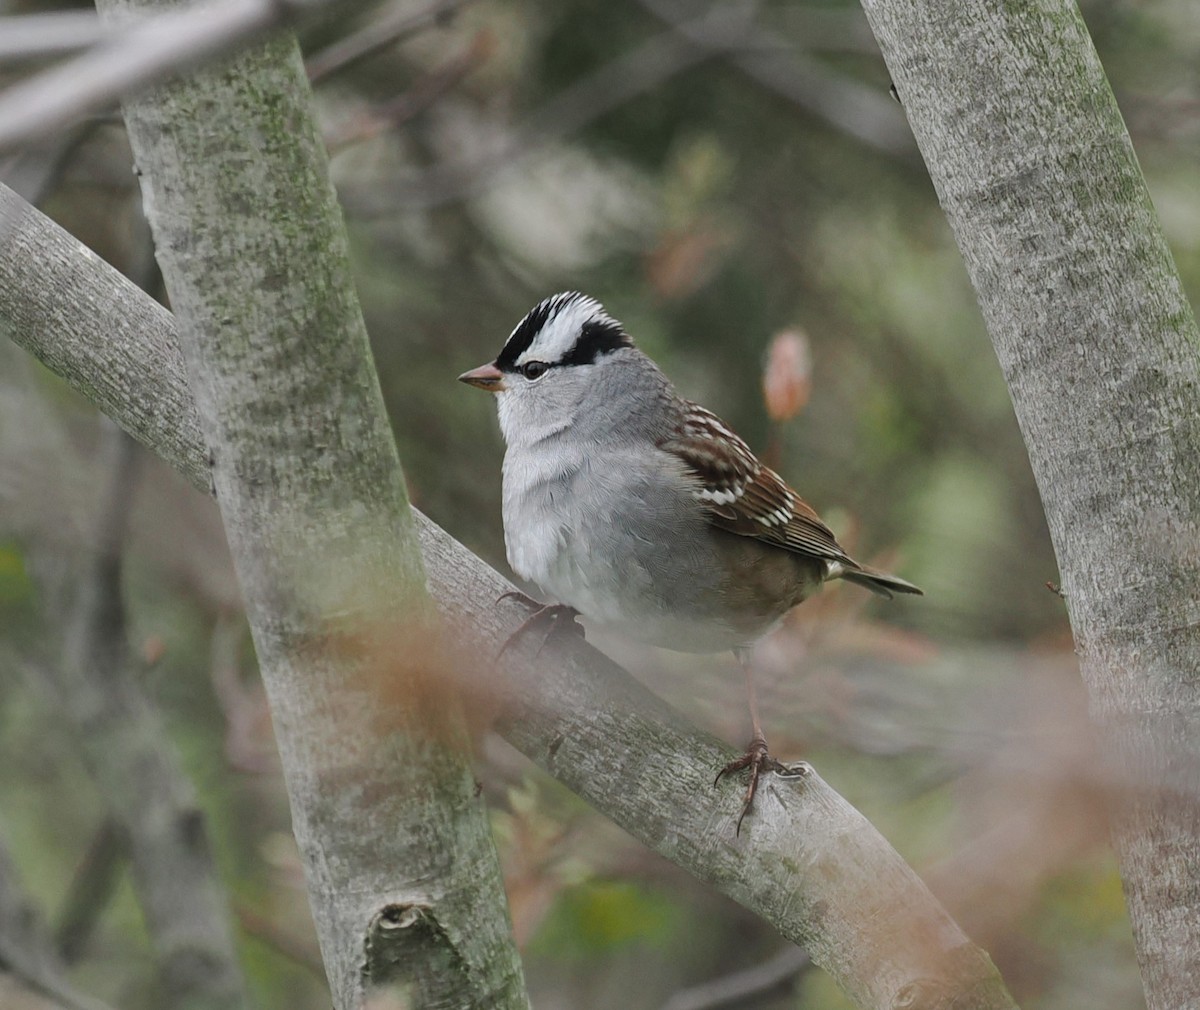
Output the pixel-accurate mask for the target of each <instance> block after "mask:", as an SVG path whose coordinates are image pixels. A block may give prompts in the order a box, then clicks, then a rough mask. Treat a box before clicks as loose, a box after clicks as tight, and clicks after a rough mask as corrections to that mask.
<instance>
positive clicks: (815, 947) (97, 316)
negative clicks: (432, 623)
mask: <svg viewBox="0 0 1200 1010" xmlns="http://www.w3.org/2000/svg"><path fill="white" fill-rule="evenodd" d="M62 292H70V295H69V297H67V296H64V295H63V294H62ZM0 329H2V330H3V331H4V332H6V333H7V334H8V335H10V336H11V337H12V338H13V339H14V340H15V341H16V342H17V343H19V344H20V345H21V346H23V347H25V348H26V349H28V350H29V351H30V352H31V353H33V354H34V355H35V356H37V357H38V358H39V359H40V360H42V361H43V362H44V363H46V364H47V365H48V366H49V367H50V368H52V369H53V370H54V371H56V372H57V373H58V374H59V375H61V376H63V377H64V378H65V379H66V380H67V381H68V382H69V383H70V384H71V385H73V386H74V387H75V388H77V389H79V390H80V391H82V392H84V394H85V395H88V396H90V397H91V399H92V400H93V402H95V403H96V404H97V405H98V406H100V407H101V409H102V410H105V412H107V413H109V414H110V416H112V417H113V418H114V419H115V420H117V421H118V423H120V424H122V425H123V426H125V427H126V428H127V430H129V431H131V432H132V433H134V434H135V435H136V436H137V437H138V438H140V439H141V440H143V441H144V442H145V443H146V444H147V445H149V446H150V447H152V448H154V449H155V451H157V452H159V453H160V455H162V456H163V457H164V458H165V459H166V460H167V461H168V462H169V463H171V464H172V465H173V466H175V467H176V468H177V469H179V470H180V471H181V472H183V473H184V474H186V475H187V476H188V477H189V478H190V479H191V481H192V483H193V484H195V485H196V486H197V487H200V488H202V489H207V488H208V486H209V474H208V467H207V463H206V459H207V449H206V448H205V446H204V440H203V437H202V435H201V432H200V426H199V422H198V419H197V415H196V408H195V405H194V403H193V400H192V397H191V394H190V391H189V390H188V386H187V382H186V379H185V377H184V368H183V363H182V360H181V356H180V353H179V348H178V337H177V335H176V331H175V323H174V320H173V319H172V317H171V315H170V314H169V313H168V312H167V311H166V310H165V309H162V308H161V307H160V306H158V305H157V304H156V303H153V302H151V301H150V300H149V299H148V298H146V297H145V296H144V295H142V293H141V292H140V291H138V290H136V289H135V288H134V287H133V286H132V285H130V284H129V283H128V282H127V281H125V279H124V278H122V277H121V276H120V275H119V274H118V273H117V272H116V271H114V270H112V269H111V268H109V267H108V266H107V265H105V264H104V263H102V262H101V261H99V260H98V259H97V258H96V257H95V256H94V255H93V254H92V253H90V252H89V251H88V250H86V249H85V248H84V247H82V246H81V245H80V244H79V243H77V242H76V241H75V240H74V239H72V238H71V237H70V236H68V235H67V234H65V233H64V232H63V231H62V230H61V229H59V228H57V226H55V225H54V224H52V223H51V222H50V221H48V220H47V219H46V218H45V217H44V216H43V215H41V214H40V213H39V212H37V211H36V210H34V209H33V208H31V207H29V206H28V205H27V204H25V203H24V202H23V201H21V200H20V198H18V197H16V196H15V195H13V194H12V193H11V192H10V191H7V190H0ZM447 381H450V379H449V378H448V380H447ZM414 515H415V516H416V518H417V523H418V528H419V531H420V537H421V544H422V550H423V552H424V556H425V567H426V571H427V573H428V576H429V581H430V588H431V590H432V592H433V594H434V596H435V598H436V599H437V601H438V603H439V605H440V607H441V608H442V610H443V611H444V612H445V613H446V614H447V615H448V616H449V617H450V619H451V621H452V622H453V625H454V626H455V627H457V628H463V629H473V631H474V640H475V642H476V646H475V647H476V649H477V653H476V657H475V662H476V665H477V667H478V668H480V670H481V676H483V675H486V676H487V677H488V678H499V679H500V686H501V692H500V696H499V698H498V699H497V700H498V704H499V706H500V719H499V729H500V731H501V733H502V734H503V735H504V736H505V737H506V738H507V739H508V740H509V741H510V742H512V743H513V744H514V745H515V746H517V748H518V749H520V750H521V751H522V752H524V753H525V754H526V755H528V756H529V757H530V758H532V759H533V760H534V761H536V762H537V763H538V764H540V765H541V766H542V767H543V768H545V769H546V770H547V771H548V772H550V774H552V775H554V776H555V777H556V778H558V779H560V780H561V781H563V782H565V783H566V784H567V785H569V786H570V787H571V788H572V789H574V790H576V791H577V792H578V793H579V794H580V795H581V796H583V797H584V798H585V799H587V800H588V801H589V802H591V803H592V804H593V805H594V806H596V807H597V809H599V810H601V811H602V812H604V813H605V814H607V815H608V816H610V817H611V818H612V819H613V820H615V821H616V822H617V823H618V824H620V825H622V826H623V827H624V828H626V829H627V830H628V831H630V833H631V834H633V835H635V836H636V837H638V838H640V839H641V840H642V841H644V842H645V843H646V844H647V845H648V846H649V847H651V848H653V849H654V850H655V851H657V852H659V853H662V854H663V855H665V856H666V857H667V858H669V859H671V860H673V861H674V862H676V863H678V864H679V865H680V866H683V867H685V868H686V869H688V870H689V871H690V872H692V873H694V874H696V875H697V876H698V877H700V878H701V879H703V880H705V881H707V882H709V883H710V884H711V885H712V886H714V887H716V888H718V889H719V890H721V891H722V892H723V893H725V894H727V895H730V896H731V897H733V898H734V899H735V900H737V901H739V902H741V903H742V904H744V905H745V906H746V907H748V908H751V909H753V910H754V911H756V912H758V913H759V914H761V915H763V916H764V918H766V919H767V920H768V921H770V922H771V923H773V924H774V925H775V926H776V927H777V928H778V929H779V930H780V931H781V932H782V933H783V934H784V935H785V936H787V937H788V938H789V939H791V940H793V941H795V942H797V943H801V944H803V945H804V946H805V947H806V948H807V949H808V950H809V952H810V953H811V955H812V957H813V960H814V961H815V962H816V963H817V964H819V965H821V966H822V967H824V968H825V969H826V970H828V971H829V972H830V973H831V974H832V975H833V976H834V977H835V978H836V979H837V981H838V982H839V984H841V985H842V986H843V988H845V989H846V991H847V992H848V993H849V994H850V995H851V996H852V998H853V999H854V1000H855V1001H856V1002H857V1003H859V1005H861V1006H864V1007H873V1008H874V1007H878V1008H881V1010H882V1008H885V1007H886V1008H891V1007H895V1006H897V1005H899V1006H905V1005H909V1006H921V1007H929V1008H935V1010H939V1008H949V1007H951V1006H955V1007H960V1008H1002V1007H1004V1008H1010V1007H1012V1006H1013V1004H1012V1001H1011V998H1010V997H1009V996H1008V994H1007V992H1006V991H1005V989H1004V986H1003V983H1002V982H1001V981H1000V979H999V977H998V976H997V975H996V973H995V969H994V968H993V967H992V966H991V963H990V961H989V960H988V959H987V956H986V955H985V954H983V953H982V952H981V951H979V950H978V949H977V948H975V947H973V946H972V945H971V944H970V943H969V942H968V941H967V939H966V937H965V936H963V934H962V932H961V931H960V930H959V929H958V927H957V926H956V925H955V924H954V923H953V921H952V920H951V919H950V918H949V917H948V916H947V914H946V913H945V911H944V910H943V909H942V908H941V907H940V906H939V905H938V904H937V902H936V901H935V900H934V899H933V897H932V896H931V895H930V894H929V892H928V890H927V889H926V888H925V886H924V885H923V884H922V883H921V882H920V880H918V879H917V877H916V876H915V874H914V873H913V872H912V870H911V869H910V868H909V867H908V866H906V865H905V864H904V862H903V861H902V860H901V859H900V857H899V856H898V855H897V854H896V852H895V851H894V850H893V849H892V848H891V846H889V845H888V844H887V842H886V841H885V840H884V839H883V838H882V837H881V836H880V835H879V834H878V832H876V831H875V830H874V828H872V827H871V825H870V824H869V823H868V822H867V821H866V820H865V819H864V818H863V817H862V815H861V814H859V813H858V812H857V811H855V810H854V809H853V808H852V807H851V806H850V805H849V804H848V803H846V801H845V800H843V799H842V798H841V797H840V796H838V794H837V793H835V792H834V791H833V790H832V789H830V788H829V786H827V785H826V784H825V783H824V782H823V781H822V780H821V779H820V777H819V776H817V775H816V774H815V773H810V774H807V775H804V776H803V777H799V778H796V779H792V780H786V781H785V780H783V779H775V780H773V781H770V782H768V783H767V784H766V785H765V786H764V787H763V789H762V791H761V792H760V800H759V803H758V806H757V807H756V811H755V815H754V817H753V818H751V819H749V820H747V822H746V825H745V827H744V828H743V831H742V834H741V837H740V838H739V837H738V836H736V835H735V834H734V831H733V825H734V822H735V820H736V817H737V813H738V810H739V806H738V801H737V794H739V793H740V786H739V785H738V784H736V783H728V784H726V785H723V786H722V787H720V788H716V789H714V788H713V785H712V777H713V769H715V768H720V767H722V766H723V765H724V764H725V763H726V762H727V761H729V760H730V758H731V757H732V756H733V752H732V750H731V749H730V748H729V747H727V746H725V745H723V744H721V743H719V742H718V741H716V740H714V739H713V738H712V737H710V736H708V735H706V734H703V733H700V732H698V731H697V730H696V729H694V728H693V727H691V726H689V725H688V724H687V723H686V722H685V721H684V720H683V719H682V718H681V717H680V716H679V715H678V714H677V713H676V712H675V711H674V710H673V709H671V708H670V707H669V706H668V705H667V704H666V703H665V702H663V701H662V700H661V699H659V698H658V697H656V696H655V695H653V694H652V693H651V692H650V691H648V690H647V689H646V688H644V687H643V686H642V685H641V684H639V683H638V682H637V681H636V680H635V679H634V678H632V677H631V676H630V675H629V674H628V673H626V672H625V671H624V670H621V669H620V668H619V667H617V666H616V665H615V664H613V663H612V662H611V661H609V660H608V659H606V658H605V657H604V656H602V655H601V654H599V653H597V652H596V651H595V650H594V649H591V648H590V647H589V646H587V645H586V644H584V643H578V644H576V643H551V644H550V645H548V646H547V647H546V648H545V650H544V651H543V652H542V654H541V656H540V657H539V658H538V659H536V660H531V659H530V658H529V657H528V656H527V655H523V654H520V653H517V654H515V655H514V656H513V657H512V659H511V661H510V662H509V663H508V664H506V666H505V668H504V669H503V670H499V671H493V670H491V669H489V668H488V667H489V665H490V657H491V656H493V655H495V651H496V649H497V647H498V645H499V643H500V642H501V641H502V640H503V638H504V637H505V636H506V635H507V634H508V633H509V632H510V631H511V629H512V628H513V627H514V626H515V625H516V623H517V622H518V620H519V615H523V611H521V610H520V609H519V608H518V606H517V605H516V604H505V605H500V606H496V604H495V600H496V598H497V597H498V596H499V595H500V593H501V592H502V591H503V590H505V589H507V588H510V587H509V585H508V583H507V582H506V581H505V580H503V579H502V578H500V576H499V575H497V574H496V573H495V572H494V571H493V570H492V569H491V568H489V567H488V566H487V565H485V564H484V563H483V562H481V561H480V560H479V559H478V558H476V557H474V556H473V555H472V554H471V553H470V552H469V551H467V549H466V548H464V547H463V546H461V545H460V544H458V543H457V542H455V541H454V540H453V539H452V538H451V537H449V536H448V535H447V534H446V533H445V532H444V531H442V530H441V529H440V528H439V527H438V526H436V525H435V524H434V523H432V522H431V521H430V520H428V519H427V518H425V517H424V516H422V515H421V514H420V513H419V512H416V511H415V510H414ZM905 1001H908V1002H905Z"/></svg>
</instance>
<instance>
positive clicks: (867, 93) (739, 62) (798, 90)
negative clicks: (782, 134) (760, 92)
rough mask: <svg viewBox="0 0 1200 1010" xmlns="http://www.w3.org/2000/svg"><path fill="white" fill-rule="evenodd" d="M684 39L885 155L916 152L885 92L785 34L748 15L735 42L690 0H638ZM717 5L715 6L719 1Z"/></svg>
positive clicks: (905, 125) (739, 29) (906, 129)
mask: <svg viewBox="0 0 1200 1010" xmlns="http://www.w3.org/2000/svg"><path fill="white" fill-rule="evenodd" d="M638 3H640V4H641V5H642V7H644V8H645V9H646V10H647V11H649V12H650V13H651V14H653V15H654V16H655V17H656V18H658V19H659V20H660V21H662V22H664V23H665V24H668V25H670V26H671V28H672V30H673V31H676V32H678V33H679V34H680V36H682V37H683V38H685V39H687V41H688V42H689V43H691V44H692V45H695V46H697V47H699V48H701V49H704V50H707V51H709V52H712V53H713V54H715V55H719V56H721V57H723V58H725V59H727V60H728V61H729V62H730V63H732V64H733V65H734V66H735V67H737V68H738V69H739V70H740V71H741V72H742V73H744V74H745V75H746V76H747V77H749V78H750V79H751V80H753V81H755V82H757V83H758V84H760V85H762V86H763V87H765V88H767V89H768V90H769V91H773V92H775V93H776V94H778V95H781V96H782V97H784V98H786V99H787V100H788V101H790V102H792V103H793V104H795V105H797V106H798V107H800V108H802V109H804V110H805V111H806V112H810V113H812V114H813V115H815V116H818V117H819V118H821V119H823V120H825V122H827V123H828V124H829V125H830V126H832V127H834V128H835V129H837V130H839V131H841V132H842V133H845V134H846V135H847V136H850V137H854V138H855V139H856V140H858V141H860V142H862V143H864V144H866V145H867V146H868V147H873V148H875V149H876V150H879V151H882V152H884V153H885V154H890V155H896V156H902V157H907V158H912V157H913V156H914V155H915V154H916V147H915V145H914V143H913V139H912V134H911V132H910V131H909V129H908V124H907V123H906V122H905V120H904V115H903V113H902V112H901V111H900V109H899V108H898V107H897V105H896V103H895V102H893V101H892V100H891V99H890V98H889V97H888V96H887V94H886V93H885V92H882V91H876V90H875V89H873V88H869V87H867V86H866V85H864V84H860V83H858V81H855V80H854V79H853V78H850V77H845V76H843V75H841V74H836V73H834V72H833V71H831V70H828V69H826V68H824V67H822V66H821V65H820V64H818V63H816V62H814V61H812V60H810V59H807V58H805V57H804V56H803V55H801V54H800V53H798V52H797V51H796V49H795V47H794V46H792V45H790V44H789V43H788V41H787V40H786V39H784V38H783V37H782V36H781V35H778V34H776V33H775V32H772V31H770V30H769V29H767V28H762V27H760V26H758V25H756V24H754V23H753V22H751V21H749V20H747V21H744V22H742V23H741V24H740V25H739V26H738V31H740V32H741V38H740V39H739V40H738V41H737V42H736V44H731V43H732V40H730V39H728V38H726V37H723V35H722V33H721V32H720V31H713V30H711V26H709V25H706V24H705V22H704V19H701V20H694V19H693V17H694V14H695V11H694V9H693V5H691V4H689V3H678V2H677V0H638ZM718 6H720V5H718Z"/></svg>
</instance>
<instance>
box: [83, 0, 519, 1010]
mask: <svg viewBox="0 0 1200 1010" xmlns="http://www.w3.org/2000/svg"><path fill="white" fill-rule="evenodd" d="M132 6H136V5H134V4H129V3H126V2H125V0H104V2H102V3H101V4H100V8H101V11H102V13H105V14H108V15H114V14H119V13H121V12H123V11H126V10H129V9H130V8H131V7H132ZM124 111H125V117H126V123H127V125H128V128H129V135H130V142H131V145H132V147H133V150H134V155H135V158H136V161H137V165H138V172H139V176H140V179H141V183H142V191H143V198H144V202H145V206H146V212H147V218H148V219H149V221H150V225H151V228H152V230H153V233H154V237H155V243H156V248H157V254H158V258H159V263H160V265H161V267H162V272H163V277H164V280H165V281H166V286H167V289H168V292H169V293H170V296H171V302H172V305H173V306H174V308H175V311H176V313H177V316H178V319H179V322H180V337H181V339H180V344H181V347H182V349H183V352H184V359H185V361H186V366H187V374H188V377H189V380H190V383H191V388H192V389H193V391H194V393H195V397H196V404H197V406H198V413H199V418H200V425H201V430H202V432H203V437H204V441H205V443H206V444H207V446H208V462H209V468H210V471H211V480H212V484H213V487H214V489H215V492H216V494H217V498H218V502H219V504H220V507H221V513H222V517H223V520H224V523H225V528H226V534H227V536H228V539H229V543H230V547H231V550H232V556H233V558H234V563H235V567H236V569H237V573H238V578H239V582H240V584H241V588H242V592H243V596H244V598H245V602H246V607H247V613H248V616H249V620H250V625H251V629H252V631H253V635H254V641H255V647H256V650H257V653H258V658H259V663H260V666H261V668H262V672H263V678H264V681H265V683H266V687H267V691H268V694H269V697H270V701H271V710H272V717H273V720H274V723H275V727H276V732H277V737H278V740H279V745H280V751H281V756H282V758H283V764H284V770H285V775H286V779H287V784H288V792H289V796H290V799H291V804H292V816H293V827H294V830H295V833H296V837H297V840H298V842H299V845H300V849H301V852H302V854H303V856H304V861H305V868H306V873H307V879H308V884H309V891H310V896H311V899H312V903H313V910H314V915H315V919H316V923H317V928H318V934H319V936H320V940H321V947H322V952H323V955H324V958H325V963H326V968H327V972H328V974H329V979H330V984H331V987H332V989H333V994H334V1003H335V1005H336V1006H337V1007H339V1008H342V1010H345V1008H350V1007H357V1006H359V1005H361V1003H362V1000H363V999H364V996H365V995H366V994H367V993H366V992H365V991H366V990H368V989H369V988H370V986H371V984H372V981H373V980H372V979H371V977H370V974H369V972H364V971H363V967H364V963H365V962H364V958H365V954H364V946H365V943H366V940H367V937H368V935H369V929H370V925H371V923H372V921H374V918H375V916H376V914H377V913H378V911H379V909H380V908H383V907H387V906H390V905H394V904H399V903H423V904H425V905H428V906H430V907H432V908H434V909H436V910H437V914H438V918H439V921H440V922H441V923H442V924H443V925H444V927H445V935H446V936H447V937H448V938H449V942H451V943H452V944H453V945H454V947H455V950H456V954H457V956H458V958H459V961H458V963H459V964H461V965H462V970H461V971H460V972H458V973H457V976H456V977H453V978H449V979H446V978H443V979H440V980H439V986H440V988H439V989H438V991H437V992H436V993H435V992H431V991H429V989H428V987H426V986H424V985H423V984H422V981H423V978H424V977H425V976H424V974H423V971H422V970H421V968H420V966H419V961H420V958H421V957H422V954H421V947H420V945H419V944H416V945H413V946H412V947H411V948H410V953H411V955H412V957H413V963H412V964H410V965H409V970H410V982H411V986H410V988H411V993H410V998H411V999H412V1000H413V1001H414V1003H415V1005H419V1006H432V1005H439V1006H440V1005H445V1000H446V998H447V997H446V993H447V991H449V992H450V993H451V994H452V998H451V999H450V1002H451V1003H453V1004H454V1005H460V1006H502V1007H518V1006H526V1005H527V1001H526V997H525V995H524V984H523V980H522V975H521V969H520V963H519V960H518V958H517V955H516V952H515V948H514V945H513V942H512V937H511V932H510V930H509V926H508V919H507V904H506V901H505V897H504V892H503V887H502V883H501V879H500V872H499V865H498V860H497V858H496V853H495V848H494V845H493V842H492V839H491V835H490V832H489V829H488V823H487V816H486V811H485V810H484V807H483V805H482V803H481V802H480V801H479V800H478V799H477V798H476V797H475V795H474V781H473V778H472V776H471V772H470V769H469V766H468V763H467V759H466V754H465V747H464V746H463V743H462V741H463V733H462V730H461V726H460V725H457V724H456V722H455V718H454V716H453V710H454V700H453V698H452V696H451V695H449V694H447V693H446V692H442V693H440V694H438V695H437V697H436V698H435V699H433V702H432V703H431V702H429V701H427V700H426V695H425V693H424V692H423V691H421V690H419V689H418V688H419V686H420V685H421V683H422V679H423V678H424V677H426V676H428V675H429V672H430V671H429V670H428V668H427V667H426V665H425V661H426V658H427V657H428V656H430V655H432V653H426V652H424V651H423V649H422V646H423V645H424V643H425V641H426V640H427V639H428V638H429V636H430V635H431V633H432V632H431V624H430V622H429V621H428V620H426V619H424V618H423V615H427V614H429V613H430V612H431V611H429V609H428V608H427V605H426V604H425V603H424V602H423V601H424V600H425V594H424V574H423V569H422V565H421V560H420V552H419V547H418V545H417V541H416V537H415V529H414V525H413V520H412V516H411V512H410V510H409V507H408V501H407V498H406V496H405V489H404V483H403V475H402V473H401V470H400V466H399V461H398V459H397V456H396V450H395V445H394V442H393V440H392V436H391V431H390V428H389V426H388V421H387V418H386V415H385V412H384V408H383V402H382V397H381V395H380V392H379V388H378V381H377V379H376V376H375V372H374V365H373V363H372V361H371V357H370V353H369V349H368V344H367V337H366V331H365V327H364V325H363V321H362V317H361V312H360V310H359V307H358V303H357V299H356V296H355V293H354V287H353V283H352V280H351V276H350V266H349V257H348V254H347V243H346V237H345V233H344V228H343V225H342V221H341V216H340V213H339V211H338V208H337V204H336V200H335V198H334V194H333V191H332V187H331V185H330V183H329V179H328V175H327V165H326V159H325V154H324V150H323V147H322V144H321V141H320V138H319V136H318V133H317V128H316V125H315V122H314V120H313V116H312V111H311V99H310V94H309V90H308V86H307V82H306V80H305V76H304V71H303V67H302V65H301V62H300V56H299V51H298V49H297V46H296V43H295V40H294V39H292V38H291V37H287V36H281V37H279V38H277V39H275V40H274V41H272V42H270V43H268V44H266V45H263V46H259V47H256V48H254V49H251V50H248V51H247V52H246V53H244V54H241V55H239V56H238V57H236V58H235V59H232V60H229V61H227V62H225V63H224V64H222V65H220V66H219V67H217V68H214V69H210V70H205V71H203V72H200V73H197V74H195V75H193V76H190V77H188V78H187V79H186V80H183V81H180V82H178V83H176V84H172V85H169V86H166V87H164V88H162V89H160V90H158V91H156V92H154V93H152V94H148V95H145V96H142V97H138V98H137V99H134V100H132V101H130V102H128V103H127V104H126V106H125V110H124ZM385 627H386V628H390V629H398V630H396V632H395V635H396V641H395V642H393V643H392V644H393V645H397V647H398V648H399V649H402V650H403V651H404V652H405V653H406V656H407V658H409V659H411V660H412V661H411V662H408V663H405V664H395V666H394V667H391V666H389V667H386V669H385V668H384V667H383V666H382V665H381V661H380V657H378V656H375V655H373V654H372V650H371V645H370V643H371V642H372V641H373V640H376V639H378V638H379V636H380V634H381V629H383V628H385ZM381 674H386V676H387V678H388V679H389V681H390V682H389V683H388V684H382V683H380V681H381V679H382V677H381V676H380V675H381ZM385 691H386V697H385V696H384V692H385ZM431 727H434V728H436V729H437V732H436V733H433V732H430V728H431ZM427 946H428V949H427V950H426V951H425V954H426V955H427V956H431V957H440V949H435V948H434V947H433V946H432V945H427Z"/></svg>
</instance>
